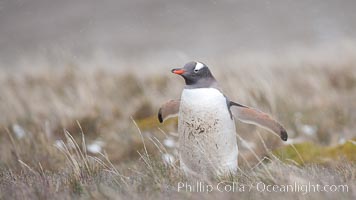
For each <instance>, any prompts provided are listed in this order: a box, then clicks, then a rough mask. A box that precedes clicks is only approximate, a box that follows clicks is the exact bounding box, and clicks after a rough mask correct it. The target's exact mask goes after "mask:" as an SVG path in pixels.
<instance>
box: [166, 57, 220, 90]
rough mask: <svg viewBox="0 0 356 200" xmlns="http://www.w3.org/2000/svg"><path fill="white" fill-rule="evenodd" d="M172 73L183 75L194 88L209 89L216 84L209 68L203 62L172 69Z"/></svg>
mask: <svg viewBox="0 0 356 200" xmlns="http://www.w3.org/2000/svg"><path fill="white" fill-rule="evenodd" d="M172 73H174V74H178V75H181V76H182V77H183V78H184V80H185V84H186V85H188V86H192V88H203V87H209V86H211V85H212V84H213V83H215V82H216V81H215V78H214V76H213V75H212V74H211V72H210V70H209V68H208V66H206V65H205V64H203V63H201V62H195V61H193V62H189V63H187V64H185V65H184V67H183V68H177V69H172Z"/></svg>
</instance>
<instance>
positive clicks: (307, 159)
mask: <svg viewBox="0 0 356 200" xmlns="http://www.w3.org/2000/svg"><path fill="white" fill-rule="evenodd" d="M354 143H355V140H352V141H347V142H346V143H344V144H341V145H337V146H334V147H325V146H320V145H317V144H314V143H311V142H305V143H299V144H294V147H293V145H288V146H285V147H283V148H280V149H277V150H275V151H273V154H274V155H276V156H277V157H278V158H279V159H281V160H282V161H285V162H288V161H290V160H292V161H294V162H296V163H298V164H300V165H304V164H309V163H314V164H330V163H332V162H333V161H335V160H339V159H346V160H348V161H351V162H355V161H356V145H355V144H354Z"/></svg>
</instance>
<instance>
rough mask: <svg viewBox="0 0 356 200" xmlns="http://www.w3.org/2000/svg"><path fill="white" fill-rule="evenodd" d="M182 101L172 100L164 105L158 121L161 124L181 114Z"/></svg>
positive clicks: (160, 110)
mask: <svg viewBox="0 0 356 200" xmlns="http://www.w3.org/2000/svg"><path fill="white" fill-rule="evenodd" d="M179 106H180V100H170V101H168V102H167V103H165V104H163V105H162V106H161V108H160V109H159V111H158V120H159V122H160V123H162V122H163V121H165V120H167V119H169V118H171V117H176V116H177V115H178V112H179Z"/></svg>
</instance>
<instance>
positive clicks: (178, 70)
mask: <svg viewBox="0 0 356 200" xmlns="http://www.w3.org/2000/svg"><path fill="white" fill-rule="evenodd" d="M184 72H185V70H184V69H172V73H174V74H178V75H182V74H183V73H184Z"/></svg>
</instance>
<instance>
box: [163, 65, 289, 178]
mask: <svg viewBox="0 0 356 200" xmlns="http://www.w3.org/2000/svg"><path fill="white" fill-rule="evenodd" d="M172 73H174V74H178V75H180V76H182V77H183V78H184V80H185V84H186V85H185V88H184V90H183V92H182V95H181V99H180V100H171V101H169V102H167V103H165V104H164V105H163V106H162V107H161V108H160V109H159V112H158V119H159V121H160V122H161V123H162V122H163V121H164V120H166V119H168V118H170V117H173V116H176V115H177V114H178V134H179V158H180V166H181V169H183V171H184V172H185V174H187V175H195V176H197V177H212V176H216V175H224V174H228V173H234V172H236V170H237V155H238V149H237V142H236V129H235V121H234V115H233V114H232V113H234V114H236V117H237V119H239V120H240V121H242V122H245V123H250V124H255V125H258V126H261V127H263V128H266V129H268V130H270V131H272V132H274V133H277V134H278V135H280V137H281V139H282V140H283V141H286V140H287V138H288V135H287V132H286V130H285V129H284V128H283V126H282V125H281V124H280V123H278V122H277V121H276V120H274V119H273V118H271V117H270V116H269V115H268V114H266V113H263V112H261V111H259V110H256V109H253V108H250V107H247V106H245V105H242V104H239V103H235V102H233V101H231V100H229V99H228V98H227V97H226V96H225V95H224V94H223V93H222V92H221V90H220V89H219V87H218V84H217V81H216V80H215V78H214V76H213V75H212V73H211V72H210V70H209V68H208V67H207V66H206V65H205V64H203V63H201V62H189V63H187V64H186V65H185V66H184V67H183V68H177V69H172ZM232 111H234V112H232Z"/></svg>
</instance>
